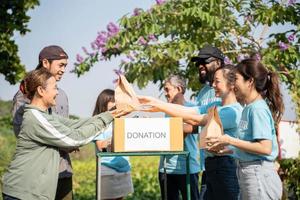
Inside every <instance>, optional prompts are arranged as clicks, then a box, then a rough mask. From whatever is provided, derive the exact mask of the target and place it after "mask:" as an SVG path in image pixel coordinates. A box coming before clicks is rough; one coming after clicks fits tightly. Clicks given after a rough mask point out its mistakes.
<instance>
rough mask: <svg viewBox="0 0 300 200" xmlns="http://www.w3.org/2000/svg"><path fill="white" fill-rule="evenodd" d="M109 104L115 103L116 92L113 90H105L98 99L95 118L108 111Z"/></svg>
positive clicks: (94, 113)
mask: <svg viewBox="0 0 300 200" xmlns="http://www.w3.org/2000/svg"><path fill="white" fill-rule="evenodd" d="M109 102H115V91H113V90H111V89H105V90H103V91H102V92H101V93H100V94H99V96H98V98H97V101H96V104H95V108H94V112H93V116H94V115H97V114H100V113H102V112H105V111H107V104H108V103H109Z"/></svg>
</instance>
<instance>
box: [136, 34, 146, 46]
mask: <svg viewBox="0 0 300 200" xmlns="http://www.w3.org/2000/svg"><path fill="white" fill-rule="evenodd" d="M138 43H139V44H141V45H147V43H148V42H147V41H146V40H145V39H144V37H143V36H140V37H139V39H138Z"/></svg>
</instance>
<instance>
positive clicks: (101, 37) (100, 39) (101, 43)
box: [94, 31, 108, 49]
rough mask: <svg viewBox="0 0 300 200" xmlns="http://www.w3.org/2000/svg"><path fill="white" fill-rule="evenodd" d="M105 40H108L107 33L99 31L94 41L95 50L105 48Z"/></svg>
mask: <svg viewBox="0 0 300 200" xmlns="http://www.w3.org/2000/svg"><path fill="white" fill-rule="evenodd" d="M107 39H108V34H107V32H105V31H101V32H100V33H98V36H97V38H96V40H95V41H94V43H95V45H96V46H97V49H100V48H101V47H105V45H106V42H107Z"/></svg>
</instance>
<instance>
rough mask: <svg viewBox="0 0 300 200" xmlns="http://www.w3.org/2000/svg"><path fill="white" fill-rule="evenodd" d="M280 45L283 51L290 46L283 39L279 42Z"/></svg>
mask: <svg viewBox="0 0 300 200" xmlns="http://www.w3.org/2000/svg"><path fill="white" fill-rule="evenodd" d="M278 46H279V48H280V50H281V51H285V50H287V49H288V48H289V45H288V44H286V43H284V42H281V41H279V42H278Z"/></svg>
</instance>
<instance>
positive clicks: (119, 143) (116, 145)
mask: <svg viewBox="0 0 300 200" xmlns="http://www.w3.org/2000/svg"><path fill="white" fill-rule="evenodd" d="M113 131H114V134H113V151H114V152H121V151H124V148H125V121H124V119H122V118H115V120H114V130H113ZM115 133H117V134H115Z"/></svg>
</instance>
